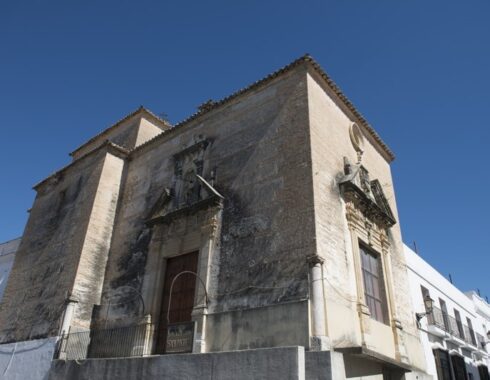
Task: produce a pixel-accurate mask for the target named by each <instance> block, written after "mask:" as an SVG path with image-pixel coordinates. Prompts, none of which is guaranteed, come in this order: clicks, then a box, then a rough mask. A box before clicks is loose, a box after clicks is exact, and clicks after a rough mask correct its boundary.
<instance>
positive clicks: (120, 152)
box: [32, 140, 130, 191]
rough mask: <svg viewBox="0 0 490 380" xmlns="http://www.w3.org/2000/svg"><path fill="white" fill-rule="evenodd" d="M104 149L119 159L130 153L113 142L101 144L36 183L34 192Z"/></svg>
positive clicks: (107, 141)
mask: <svg viewBox="0 0 490 380" xmlns="http://www.w3.org/2000/svg"><path fill="white" fill-rule="evenodd" d="M104 148H105V149H106V150H107V152H109V153H112V154H113V155H115V156H117V157H119V158H123V159H126V158H127V157H128V155H129V153H130V151H129V150H128V149H126V148H123V147H122V146H119V145H117V144H114V143H113V142H111V141H109V140H106V141H104V142H103V143H102V144H100V145H99V146H98V147H97V148H95V149H93V150H91V151H90V152H88V153H86V154H84V155H83V156H81V157H79V158H78V159H77V160H76V161H73V162H70V163H69V164H68V165H66V166H64V167H62V168H61V169H59V170H57V171H55V172H54V173H52V174H50V175H49V176H47V177H46V178H45V179H43V180H42V181H40V182H38V183H36V184H35V185H34V186H33V187H32V188H33V189H34V190H36V191H38V190H39V188H40V187H42V186H43V185H44V184H46V183H48V182H50V181H53V180H54V181H56V180H57V179H59V178H60V177H61V176H62V175H63V173H64V172H65V171H66V170H68V169H69V168H71V167H72V166H74V165H76V164H78V162H80V160H83V159H84V158H86V157H88V156H91V155H93V154H95V153H97V152H98V151H100V150H102V149H104Z"/></svg>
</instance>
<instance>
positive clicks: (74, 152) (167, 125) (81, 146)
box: [70, 106, 172, 157]
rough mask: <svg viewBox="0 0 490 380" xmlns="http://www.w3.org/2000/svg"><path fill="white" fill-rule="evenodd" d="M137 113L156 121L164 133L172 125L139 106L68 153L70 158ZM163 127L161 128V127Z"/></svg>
mask: <svg viewBox="0 0 490 380" xmlns="http://www.w3.org/2000/svg"><path fill="white" fill-rule="evenodd" d="M139 113H144V114H146V115H147V116H149V117H150V118H151V119H153V120H154V121H156V122H157V123H158V124H161V125H157V126H158V127H161V128H162V131H165V130H166V129H168V128H171V127H172V125H171V124H170V123H169V122H168V121H166V120H164V119H162V118H161V117H159V116H157V115H155V114H154V113H153V112H151V111H150V110H149V109H147V108H145V107H143V106H139V107H138V108H137V109H136V110H135V111H133V112H131V113H129V114H128V115H126V116H124V117H123V118H122V119H120V120H118V121H116V122H115V123H114V124H112V125H111V126H110V127H108V128H106V129H104V130H103V131H102V132H100V133H98V134H96V135H95V136H93V137H91V138H90V139H89V140H87V141H86V142H84V143H83V144H82V145H80V146H79V147H78V148H76V149H75V150H73V151H72V152H71V153H70V156H71V157H73V156H74V155H75V154H76V153H77V152H79V151H80V150H82V149H83V148H85V147H86V146H87V145H90V144H91V143H93V142H94V141H96V140H97V139H98V138H100V137H102V136H104V135H106V134H108V133H109V132H111V131H112V130H114V129H115V128H117V127H118V126H119V125H121V124H122V123H124V122H125V121H127V120H129V119H131V118H133V117H135V116H136V115H138V114H139ZM162 125H163V127H162Z"/></svg>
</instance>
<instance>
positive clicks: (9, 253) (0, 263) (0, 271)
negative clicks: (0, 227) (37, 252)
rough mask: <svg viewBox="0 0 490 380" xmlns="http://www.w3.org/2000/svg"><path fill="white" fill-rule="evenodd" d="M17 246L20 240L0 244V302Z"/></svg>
mask: <svg viewBox="0 0 490 380" xmlns="http://www.w3.org/2000/svg"><path fill="white" fill-rule="evenodd" d="M19 244H20V238H18V239H14V240H9V241H6V242H5V243H0V301H1V300H2V296H3V292H4V291H5V286H6V285H7V280H8V278H9V275H10V271H11V270H12V266H13V264H14V258H15V252H17V249H18V248H19Z"/></svg>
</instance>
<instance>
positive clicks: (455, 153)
mask: <svg viewBox="0 0 490 380" xmlns="http://www.w3.org/2000/svg"><path fill="white" fill-rule="evenodd" d="M489 20H490V2H489V1H488V0H475V1H467V2H462V1H449V0H445V1H439V0H431V1H427V0H424V1H418V0H410V1H392V0H390V1H388V0H338V1H331V0H323V1H317V0H312V1H301V2H300V1H295V2H293V1H287V0H283V1H264V0H261V1H256V0H247V1H232V0H228V1H213V0H207V1H125V0H118V1H108V0H104V1H90V0H89V1H54V0H53V1H13V0H10V1H9V0H3V1H2V2H1V5H0V128H1V149H0V175H1V177H0V178H1V180H0V183H1V186H0V212H1V218H0V241H4V240H8V239H11V238H14V237H16V236H19V235H21V234H22V231H23V227H24V225H25V222H26V220H27V213H26V210H27V209H28V208H29V207H31V205H32V201H33V199H34V191H33V190H31V187H32V185H33V184H34V183H36V182H38V181H39V180H41V179H42V178H44V177H46V176H47V175H48V174H50V173H51V172H53V171H54V170H56V169H57V168H60V167H61V166H63V165H65V164H66V163H68V161H69V157H68V152H70V151H71V150H73V149H74V148H76V147H77V146H78V145H79V144H80V143H82V142H84V141H85V140H87V139H88V138H89V137H91V136H93V135H94V134H96V133H97V132H99V131H101V130H102V129H104V128H106V127H107V126H109V125H110V124H111V123H113V122H114V121H116V120H117V119H119V118H121V117H122V116H124V115H125V114H127V113H129V112H131V111H132V110H134V109H135V108H136V107H138V106H139V105H140V104H143V105H145V106H147V107H148V108H150V109H151V110H153V111H154V112H155V113H160V112H165V113H166V114H167V115H168V118H169V119H170V121H171V122H177V121H179V120H181V119H183V118H185V117H186V116H187V115H189V114H191V113H192V112H193V111H194V110H195V108H196V106H197V105H199V104H200V103H202V102H203V101H205V100H207V99H209V98H214V99H218V98H221V97H223V96H225V95H227V94H229V93H231V92H233V91H234V90H236V89H238V88H241V87H243V86H245V85H247V84H249V83H251V82H253V81H255V80H257V79H259V78H261V77H263V76H264V75H265V74H267V73H269V72H271V71H273V70H275V69H277V68H279V67H281V66H283V65H285V64H286V63H288V62H290V61H291V60H293V59H295V58H296V57H298V56H300V55H302V54H303V53H305V52H309V53H310V54H312V55H313V56H314V57H315V58H316V60H317V61H318V62H319V63H320V64H321V65H322V66H323V67H324V69H325V70H326V71H327V72H328V73H329V74H330V75H331V76H332V77H333V79H334V80H335V81H336V82H337V83H338V84H339V85H340V87H341V88H342V89H343V91H344V92H345V93H346V94H347V96H348V97H349V98H350V99H351V100H352V101H353V103H354V104H355V105H356V106H357V108H358V109H359V110H360V112H361V113H362V114H363V115H365V117H366V118H367V119H368V120H369V122H370V123H371V124H372V125H373V126H374V128H375V129H376V130H377V131H378V132H379V134H380V135H381V136H382V138H383V139H384V140H385V141H386V142H387V143H388V145H389V146H390V147H391V148H392V149H393V150H394V151H395V153H396V155H397V159H396V160H395V162H394V163H393V168H392V169H393V174H394V179H395V186H396V190H397V201H398V208H399V213H400V218H401V226H402V231H403V236H404V240H405V241H406V242H407V243H411V242H412V241H414V240H415V241H416V242H417V245H418V247H419V252H420V253H421V255H422V256H423V257H424V258H426V259H427V260H428V261H429V262H430V263H431V264H433V265H434V266H435V267H436V268H437V269H438V270H439V271H441V272H442V273H443V274H445V275H447V274H448V273H451V274H452V276H453V279H454V281H455V284H456V285H458V286H459V287H461V288H463V289H471V288H480V289H481V291H482V293H483V294H487V295H488V296H489V297H490V283H489V281H488V277H489V268H490V252H489V251H490V249H489V247H490V228H489V227H490V226H489V224H490V222H489V221H490V219H489V215H490V202H489V197H488V196H489V187H490V172H489V169H488V160H489V157H488V153H487V152H488V150H489V149H488V146H487V145H486V144H487V143H489V142H490V128H489V118H488V115H487V112H488V110H489V109H490V107H489V106H490V104H489V103H490V95H489V90H490V73H489V70H490V21H489Z"/></svg>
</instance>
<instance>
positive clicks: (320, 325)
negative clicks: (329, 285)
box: [308, 255, 330, 351]
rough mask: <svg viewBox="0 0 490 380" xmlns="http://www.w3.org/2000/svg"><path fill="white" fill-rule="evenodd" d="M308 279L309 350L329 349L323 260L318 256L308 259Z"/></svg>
mask: <svg viewBox="0 0 490 380" xmlns="http://www.w3.org/2000/svg"><path fill="white" fill-rule="evenodd" d="M308 264H309V270H310V273H309V277H310V310H311V342H310V350H312V351H323V350H328V349H330V345H329V340H328V337H327V335H326V332H327V328H326V315H325V297H324V293H323V270H322V265H323V259H322V258H321V257H320V256H318V255H312V256H309V257H308Z"/></svg>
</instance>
